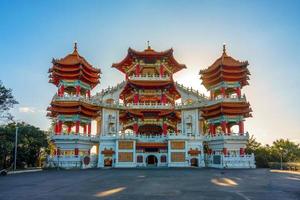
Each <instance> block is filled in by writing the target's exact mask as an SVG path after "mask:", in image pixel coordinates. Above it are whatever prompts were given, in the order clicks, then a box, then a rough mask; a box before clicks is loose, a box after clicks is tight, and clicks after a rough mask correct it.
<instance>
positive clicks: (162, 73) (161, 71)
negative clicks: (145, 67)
mask: <svg viewBox="0 0 300 200" xmlns="http://www.w3.org/2000/svg"><path fill="white" fill-rule="evenodd" d="M159 75H160V76H163V75H164V67H163V66H162V65H161V66H160V68H159Z"/></svg>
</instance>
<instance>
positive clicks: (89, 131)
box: [88, 122, 92, 136]
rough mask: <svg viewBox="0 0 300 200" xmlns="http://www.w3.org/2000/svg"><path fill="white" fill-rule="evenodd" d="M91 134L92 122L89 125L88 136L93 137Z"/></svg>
mask: <svg viewBox="0 0 300 200" xmlns="http://www.w3.org/2000/svg"><path fill="white" fill-rule="evenodd" d="M91 132H92V124H91V122H90V123H89V124H88V136H91Z"/></svg>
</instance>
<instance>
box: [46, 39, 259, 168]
mask: <svg viewBox="0 0 300 200" xmlns="http://www.w3.org/2000/svg"><path fill="white" fill-rule="evenodd" d="M52 63H53V66H52V67H51V68H50V70H49V74H50V75H49V78H50V81H49V82H51V83H53V84H54V85H55V86H56V87H57V88H58V90H57V93H56V94H55V95H54V97H53V99H52V101H51V105H50V106H49V107H48V114H47V115H48V117H49V118H50V119H51V120H52V122H53V123H52V124H53V131H52V133H51V141H52V144H53V148H52V150H51V153H50V155H49V157H48V165H49V166H50V167H58V166H59V167H63V168H91V167H99V168H102V167H190V166H192V167H215V168H255V161H254V155H253V154H252V155H247V154H246V153H245V147H246V144H247V141H248V138H249V134H248V132H246V131H245V128H244V121H245V119H246V118H247V117H251V112H252V110H251V108H250V104H249V103H248V102H247V100H246V97H245V95H244V94H243V93H242V88H243V87H244V86H246V85H248V80H249V75H250V73H249V71H248V69H247V66H248V62H241V61H238V60H235V59H234V58H232V57H230V56H228V55H227V53H226V49H225V46H224V47H223V53H222V55H221V57H220V58H218V59H217V60H216V61H215V62H214V63H213V64H212V65H211V66H209V67H208V68H206V69H204V70H201V71H200V77H201V80H202V84H203V85H204V86H205V87H206V89H207V90H208V91H209V92H210V96H209V97H207V96H205V95H204V94H200V93H199V92H198V91H196V90H194V89H192V88H187V87H185V86H183V85H182V84H179V83H177V82H175V81H174V79H173V75H174V74H175V73H177V72H178V71H180V70H183V69H184V68H186V66H185V65H184V64H180V63H178V62H177V61H176V60H175V58H174V57H173V49H169V50H166V51H162V52H157V51H155V50H153V49H152V48H151V47H150V46H149V45H148V47H147V48H146V49H145V50H144V51H136V50H134V49H131V48H129V49H128V53H127V55H126V57H125V58H124V59H123V60H122V61H120V62H118V63H114V64H112V67H113V68H115V69H117V70H118V71H120V72H121V73H122V74H124V81H123V82H121V83H118V84H116V86H114V87H109V88H107V89H105V90H102V91H100V92H98V93H96V94H95V95H91V90H92V89H93V88H94V87H95V86H96V85H97V84H99V82H100V74H101V71H100V69H97V68H95V67H93V66H92V65H91V64H90V63H88V61H86V59H85V58H84V57H82V56H81V55H80V54H79V53H78V50H77V45H76V44H75V47H74V51H73V52H72V53H71V54H69V55H67V56H66V57H64V58H62V59H53V62H52ZM199 84H200V81H199Z"/></svg>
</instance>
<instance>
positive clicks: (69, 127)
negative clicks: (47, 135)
mask: <svg viewBox="0 0 300 200" xmlns="http://www.w3.org/2000/svg"><path fill="white" fill-rule="evenodd" d="M71 129H72V125H68V129H67V133H68V134H70V133H71Z"/></svg>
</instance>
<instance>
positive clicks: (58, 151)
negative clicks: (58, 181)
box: [57, 147, 60, 170]
mask: <svg viewBox="0 0 300 200" xmlns="http://www.w3.org/2000/svg"><path fill="white" fill-rule="evenodd" d="M59 157H60V148H59V147H58V148H57V170H59Z"/></svg>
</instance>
